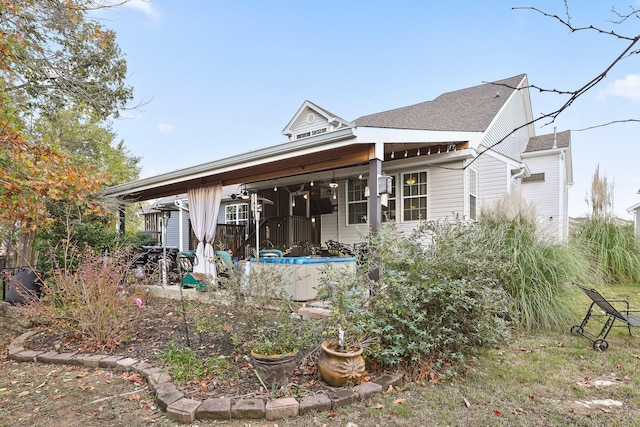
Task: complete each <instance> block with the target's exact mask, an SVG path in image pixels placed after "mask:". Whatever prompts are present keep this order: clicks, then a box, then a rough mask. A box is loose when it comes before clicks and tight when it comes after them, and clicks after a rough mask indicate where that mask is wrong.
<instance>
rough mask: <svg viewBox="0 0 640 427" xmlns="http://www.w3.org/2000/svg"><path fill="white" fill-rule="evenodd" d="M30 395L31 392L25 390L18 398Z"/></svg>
mask: <svg viewBox="0 0 640 427" xmlns="http://www.w3.org/2000/svg"><path fill="white" fill-rule="evenodd" d="M28 394H29V390H25V391H22V392H20V393H18V397H24V396H26V395H28Z"/></svg>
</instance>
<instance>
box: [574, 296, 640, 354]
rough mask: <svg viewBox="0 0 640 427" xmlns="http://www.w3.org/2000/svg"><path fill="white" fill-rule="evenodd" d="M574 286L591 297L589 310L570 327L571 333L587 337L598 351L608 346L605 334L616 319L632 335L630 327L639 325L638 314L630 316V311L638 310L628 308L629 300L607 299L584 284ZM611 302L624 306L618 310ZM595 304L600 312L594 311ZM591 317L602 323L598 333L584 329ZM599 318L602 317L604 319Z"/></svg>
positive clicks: (604, 349)
mask: <svg viewBox="0 0 640 427" xmlns="http://www.w3.org/2000/svg"><path fill="white" fill-rule="evenodd" d="M576 286H578V287H579V288H580V289H581V290H582V292H584V293H585V294H586V295H587V296H588V297H589V298H590V299H591V301H592V303H591V305H590V306H589V310H587V314H586V315H585V316H584V319H582V323H580V324H579V325H575V326H572V327H571V333H572V334H573V335H582V336H583V337H585V338H587V339H588V340H589V341H591V342H592V343H593V349H594V350H600V351H606V350H607V349H608V348H609V343H608V342H607V340H606V338H607V335H609V332H610V331H611V328H612V327H613V324H614V323H615V322H616V321H618V322H622V323H623V324H624V325H626V327H627V329H628V331H629V335H631V336H633V334H632V333H631V327H632V326H640V316H638V315H633V316H632V315H630V313H634V312H640V310H632V309H630V308H629V301H627V300H624V299H609V300H608V299H606V298H605V297H603V296H602V295H600V292H598V291H596V290H595V289H593V288H587V287H585V286H582V285H578V284H576ZM613 303H620V304H624V305H625V308H624V309H622V310H618V309H617V308H615V307H614V305H613ZM595 306H597V308H598V309H600V312H601V313H600V314H597V313H594V308H596V307H595ZM592 318H593V319H594V320H596V321H599V322H601V323H602V324H603V325H602V328H601V329H600V332H599V333H598V335H593V334H590V333H588V332H586V330H585V329H586V327H587V323H588V322H589V320H591V319H592ZM601 319H604V321H603V320H601ZM624 325H621V326H624Z"/></svg>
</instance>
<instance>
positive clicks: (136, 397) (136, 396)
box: [128, 393, 140, 400]
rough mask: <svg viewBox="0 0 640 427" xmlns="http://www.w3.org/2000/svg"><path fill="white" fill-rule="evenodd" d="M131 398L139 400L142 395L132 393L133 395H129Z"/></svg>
mask: <svg viewBox="0 0 640 427" xmlns="http://www.w3.org/2000/svg"><path fill="white" fill-rule="evenodd" d="M128 399H129V400H138V399H140V395H139V394H138V393H136V394H132V395H131V396H129V397H128Z"/></svg>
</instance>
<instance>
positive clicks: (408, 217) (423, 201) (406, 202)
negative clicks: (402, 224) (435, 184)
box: [402, 172, 427, 221]
mask: <svg viewBox="0 0 640 427" xmlns="http://www.w3.org/2000/svg"><path fill="white" fill-rule="evenodd" d="M402 218H403V220H404V221H419V220H426V219H427V172H411V173H403V174H402Z"/></svg>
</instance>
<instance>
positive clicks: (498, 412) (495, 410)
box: [493, 409, 502, 417]
mask: <svg viewBox="0 0 640 427" xmlns="http://www.w3.org/2000/svg"><path fill="white" fill-rule="evenodd" d="M493 413H494V415H495V416H497V417H500V416H502V412H500V411H498V410H497V409H494V410H493Z"/></svg>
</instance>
